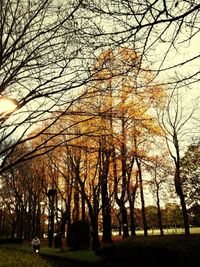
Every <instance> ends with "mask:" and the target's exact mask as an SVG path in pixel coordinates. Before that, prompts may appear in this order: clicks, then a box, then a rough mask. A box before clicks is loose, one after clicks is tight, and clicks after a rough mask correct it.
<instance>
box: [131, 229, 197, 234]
mask: <svg viewBox="0 0 200 267" xmlns="http://www.w3.org/2000/svg"><path fill="white" fill-rule="evenodd" d="M190 233H191V234H200V227H191V228H190ZM143 234H144V231H143V230H137V231H136V235H143ZM164 234H165V235H173V234H184V229H183V228H168V229H164ZM148 235H160V230H159V229H150V230H148Z"/></svg>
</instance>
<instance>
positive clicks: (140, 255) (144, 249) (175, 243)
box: [96, 236, 200, 267]
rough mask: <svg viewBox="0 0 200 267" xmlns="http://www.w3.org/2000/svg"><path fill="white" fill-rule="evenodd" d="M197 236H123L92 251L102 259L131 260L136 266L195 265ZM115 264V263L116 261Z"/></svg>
mask: <svg viewBox="0 0 200 267" xmlns="http://www.w3.org/2000/svg"><path fill="white" fill-rule="evenodd" d="M199 247H200V236H198V237H195V236H191V237H184V236H176V237H172V236H164V237H137V238H127V239H124V240H123V241H118V242H115V243H112V244H107V245H104V246H102V247H101V248H100V249H98V250H97V251H96V254H97V255H98V256H101V257H102V258H103V259H104V260H111V261H114V262H116V263H119V262H124V263H125V262H126V263H127V262H132V264H134V265H137V266H139V265H140V266H145V267H151V266H162V265H163V264H164V266H170V267H172V266H176V267H177V266H178V267H186V266H192V267H199V266H200V265H199V264H200V253H199ZM116 266H117V265H116Z"/></svg>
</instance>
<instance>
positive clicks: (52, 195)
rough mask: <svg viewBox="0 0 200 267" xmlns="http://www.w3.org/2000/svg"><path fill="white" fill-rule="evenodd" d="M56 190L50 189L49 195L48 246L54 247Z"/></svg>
mask: <svg viewBox="0 0 200 267" xmlns="http://www.w3.org/2000/svg"><path fill="white" fill-rule="evenodd" d="M55 195H56V189H50V190H49V191H48V193H47V197H48V199H49V222H48V245H49V247H52V245H53V234H54V203H55Z"/></svg>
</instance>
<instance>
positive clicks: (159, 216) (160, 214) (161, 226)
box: [156, 191, 164, 235]
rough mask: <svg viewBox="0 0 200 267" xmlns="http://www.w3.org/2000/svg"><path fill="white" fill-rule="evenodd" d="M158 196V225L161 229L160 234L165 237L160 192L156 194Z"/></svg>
mask: <svg viewBox="0 0 200 267" xmlns="http://www.w3.org/2000/svg"><path fill="white" fill-rule="evenodd" d="M156 195H157V211H158V224H159V228H160V234H161V235H163V234H164V232H163V224H162V213H161V208H160V199H159V193H158V191H157V192H156Z"/></svg>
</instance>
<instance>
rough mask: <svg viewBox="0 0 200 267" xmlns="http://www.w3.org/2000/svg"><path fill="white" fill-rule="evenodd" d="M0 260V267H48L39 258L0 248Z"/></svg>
mask: <svg viewBox="0 0 200 267" xmlns="http://www.w3.org/2000/svg"><path fill="white" fill-rule="evenodd" d="M18 246H19V245H18ZM0 259H1V260H0V267H22V266H25V267H50V265H49V264H48V263H47V262H46V261H45V260H43V259H41V258H40V257H36V256H35V255H33V254H30V253H24V252H22V251H19V250H11V249H5V248H3V249H2V248H0Z"/></svg>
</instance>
